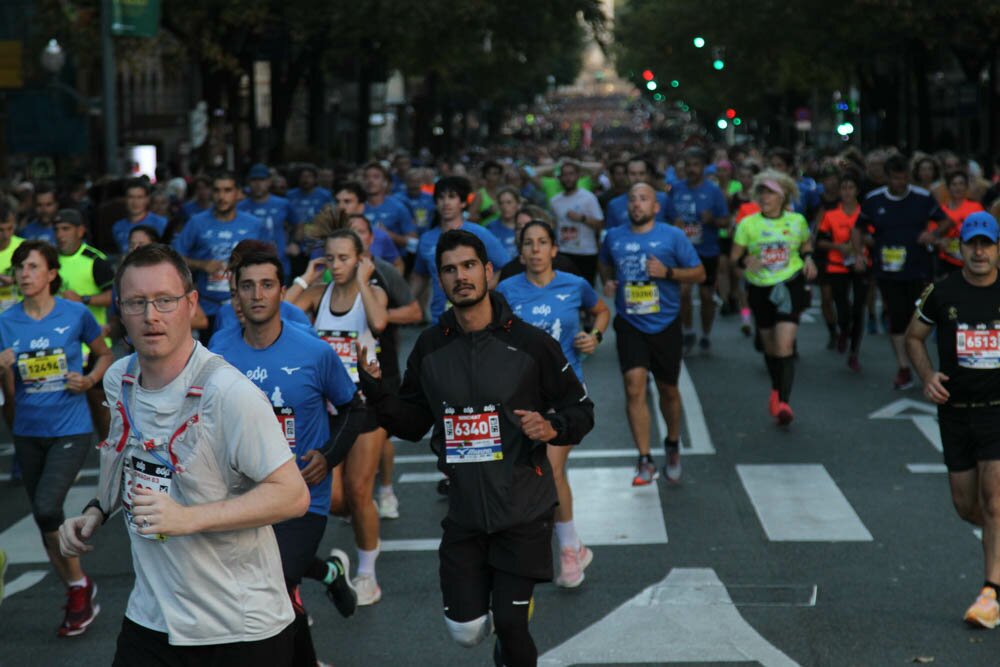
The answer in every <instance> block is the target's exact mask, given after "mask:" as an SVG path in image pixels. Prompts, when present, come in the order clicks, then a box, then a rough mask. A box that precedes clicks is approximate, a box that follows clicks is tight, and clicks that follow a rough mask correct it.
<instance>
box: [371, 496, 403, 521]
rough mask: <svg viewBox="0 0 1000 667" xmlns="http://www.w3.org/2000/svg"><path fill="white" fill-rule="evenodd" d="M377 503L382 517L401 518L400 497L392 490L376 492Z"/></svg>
mask: <svg viewBox="0 0 1000 667" xmlns="http://www.w3.org/2000/svg"><path fill="white" fill-rule="evenodd" d="M375 504H376V505H378V515H379V518H381V519H398V518H399V498H397V497H396V494H395V493H393V492H392V491H390V492H389V493H385V494H382V493H378V494H376V498H375Z"/></svg>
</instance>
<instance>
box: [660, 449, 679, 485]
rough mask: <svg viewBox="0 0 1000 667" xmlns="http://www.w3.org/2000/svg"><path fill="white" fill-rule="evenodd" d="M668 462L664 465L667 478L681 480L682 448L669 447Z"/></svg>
mask: <svg viewBox="0 0 1000 667" xmlns="http://www.w3.org/2000/svg"><path fill="white" fill-rule="evenodd" d="M666 449H667V464H666V465H665V466H663V472H664V473H666V475H667V479H668V480H670V481H671V482H674V483H677V482H679V481H681V448H680V447H667V448H666Z"/></svg>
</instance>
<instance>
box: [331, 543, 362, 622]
mask: <svg viewBox="0 0 1000 667" xmlns="http://www.w3.org/2000/svg"><path fill="white" fill-rule="evenodd" d="M326 563H327V565H328V566H331V567H333V569H334V570H336V571H337V578H336V579H334V580H333V581H331V582H330V583H329V584H327V587H326V596H327V597H328V598H330V601H331V602H333V606H335V607H336V608H337V611H339V612H340V615H341V616H343V617H344V618H347V617H348V616H351V615H352V614H354V611H355V610H356V609H357V608H358V593H357V591H355V590H354V584H353V583H351V576H350V572H351V561H350V559H349V558H348V557H347V554H346V553H344V552H343V551H341V550H340V549H332V550H331V551H330V557H329V558H327V559H326Z"/></svg>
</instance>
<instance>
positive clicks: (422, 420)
mask: <svg viewBox="0 0 1000 667" xmlns="http://www.w3.org/2000/svg"><path fill="white" fill-rule="evenodd" d="M425 336H426V333H425V334H422V335H421V337H420V338H419V339H418V340H417V344H416V346H414V348H413V351H412V352H410V357H409V359H407V361H406V371H405V373H404V374H403V384H402V386H401V387H400V388H399V394H398V395H393V394H389V393H387V392H385V391H384V389H383V387H382V384H381V383H380V382H378V381H377V380H375V379H374V378H372V376H370V375H368V373H366V372H365V371H364V370H363V369H361V368H358V375H359V376H360V378H361V389H362V391H364V393H365V396H366V397H367V399H368V400H369V401H370V402H371V403H372V404H373V405H374V406H375V414H376V415H377V418H378V424H379V426H381V427H383V428H384V429H385V430H387V431H388V432H389V433H390V434H392V435H395V436H399V437H400V438H403V439H404V440H410V441H412V442H417V441H418V440H420V439H421V438H423V437H424V434H425V433H427V430H428V429H429V428H430V427H431V426H433V425H434V413H433V412H431V409H430V405H429V404H428V402H427V397H426V395H424V390H423V387H422V386H421V382H420V365H421V362H422V361H423V357H424V354H425V349H426V348H427V342H426V338H425ZM571 372H572V371H571Z"/></svg>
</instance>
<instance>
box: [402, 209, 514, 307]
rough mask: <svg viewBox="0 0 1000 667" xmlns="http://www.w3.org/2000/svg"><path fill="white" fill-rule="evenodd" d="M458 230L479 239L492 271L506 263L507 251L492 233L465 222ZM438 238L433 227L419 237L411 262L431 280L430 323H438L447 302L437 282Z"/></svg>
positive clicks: (480, 226) (436, 230) (437, 232)
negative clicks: (414, 255) (415, 253)
mask: <svg viewBox="0 0 1000 667" xmlns="http://www.w3.org/2000/svg"><path fill="white" fill-rule="evenodd" d="M459 229H461V230H462V231H466V232H469V233H470V234H475V235H476V236H478V237H479V238H480V240H481V241H482V242H483V245H485V246H486V257H487V259H489V260H490V262H491V263H492V264H493V270H494V271H499V270H500V269H501V268H503V266H504V264H506V263H507V251H506V250H505V249H504V247H503V244H502V243H500V241H499V240H497V237H495V236H493V234H492V232H490V231H489V230H488V229H486V228H485V227H483V226H482V225H477V224H474V223H471V222H465V221H463V222H462V226H461V227H459ZM440 238H441V228H440V227H435V228H434V229H432V230H430V231H429V232H427V233H426V234H424V235H423V236H421V237H420V243H419V244H418V245H417V257H416V259H415V260H414V262H413V270H414V271H416V272H417V273H419V274H421V275H424V276H429V277H430V279H431V286H432V290H433V291H432V293H431V321H432V322H437V321H438V318H439V317H441V313H443V312H444V309H445V305H446V304H447V302H448V299H447V297H445V295H444V290H442V289H441V283H440V281H438V272H437V261H436V254H437V243H438V239H440Z"/></svg>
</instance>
